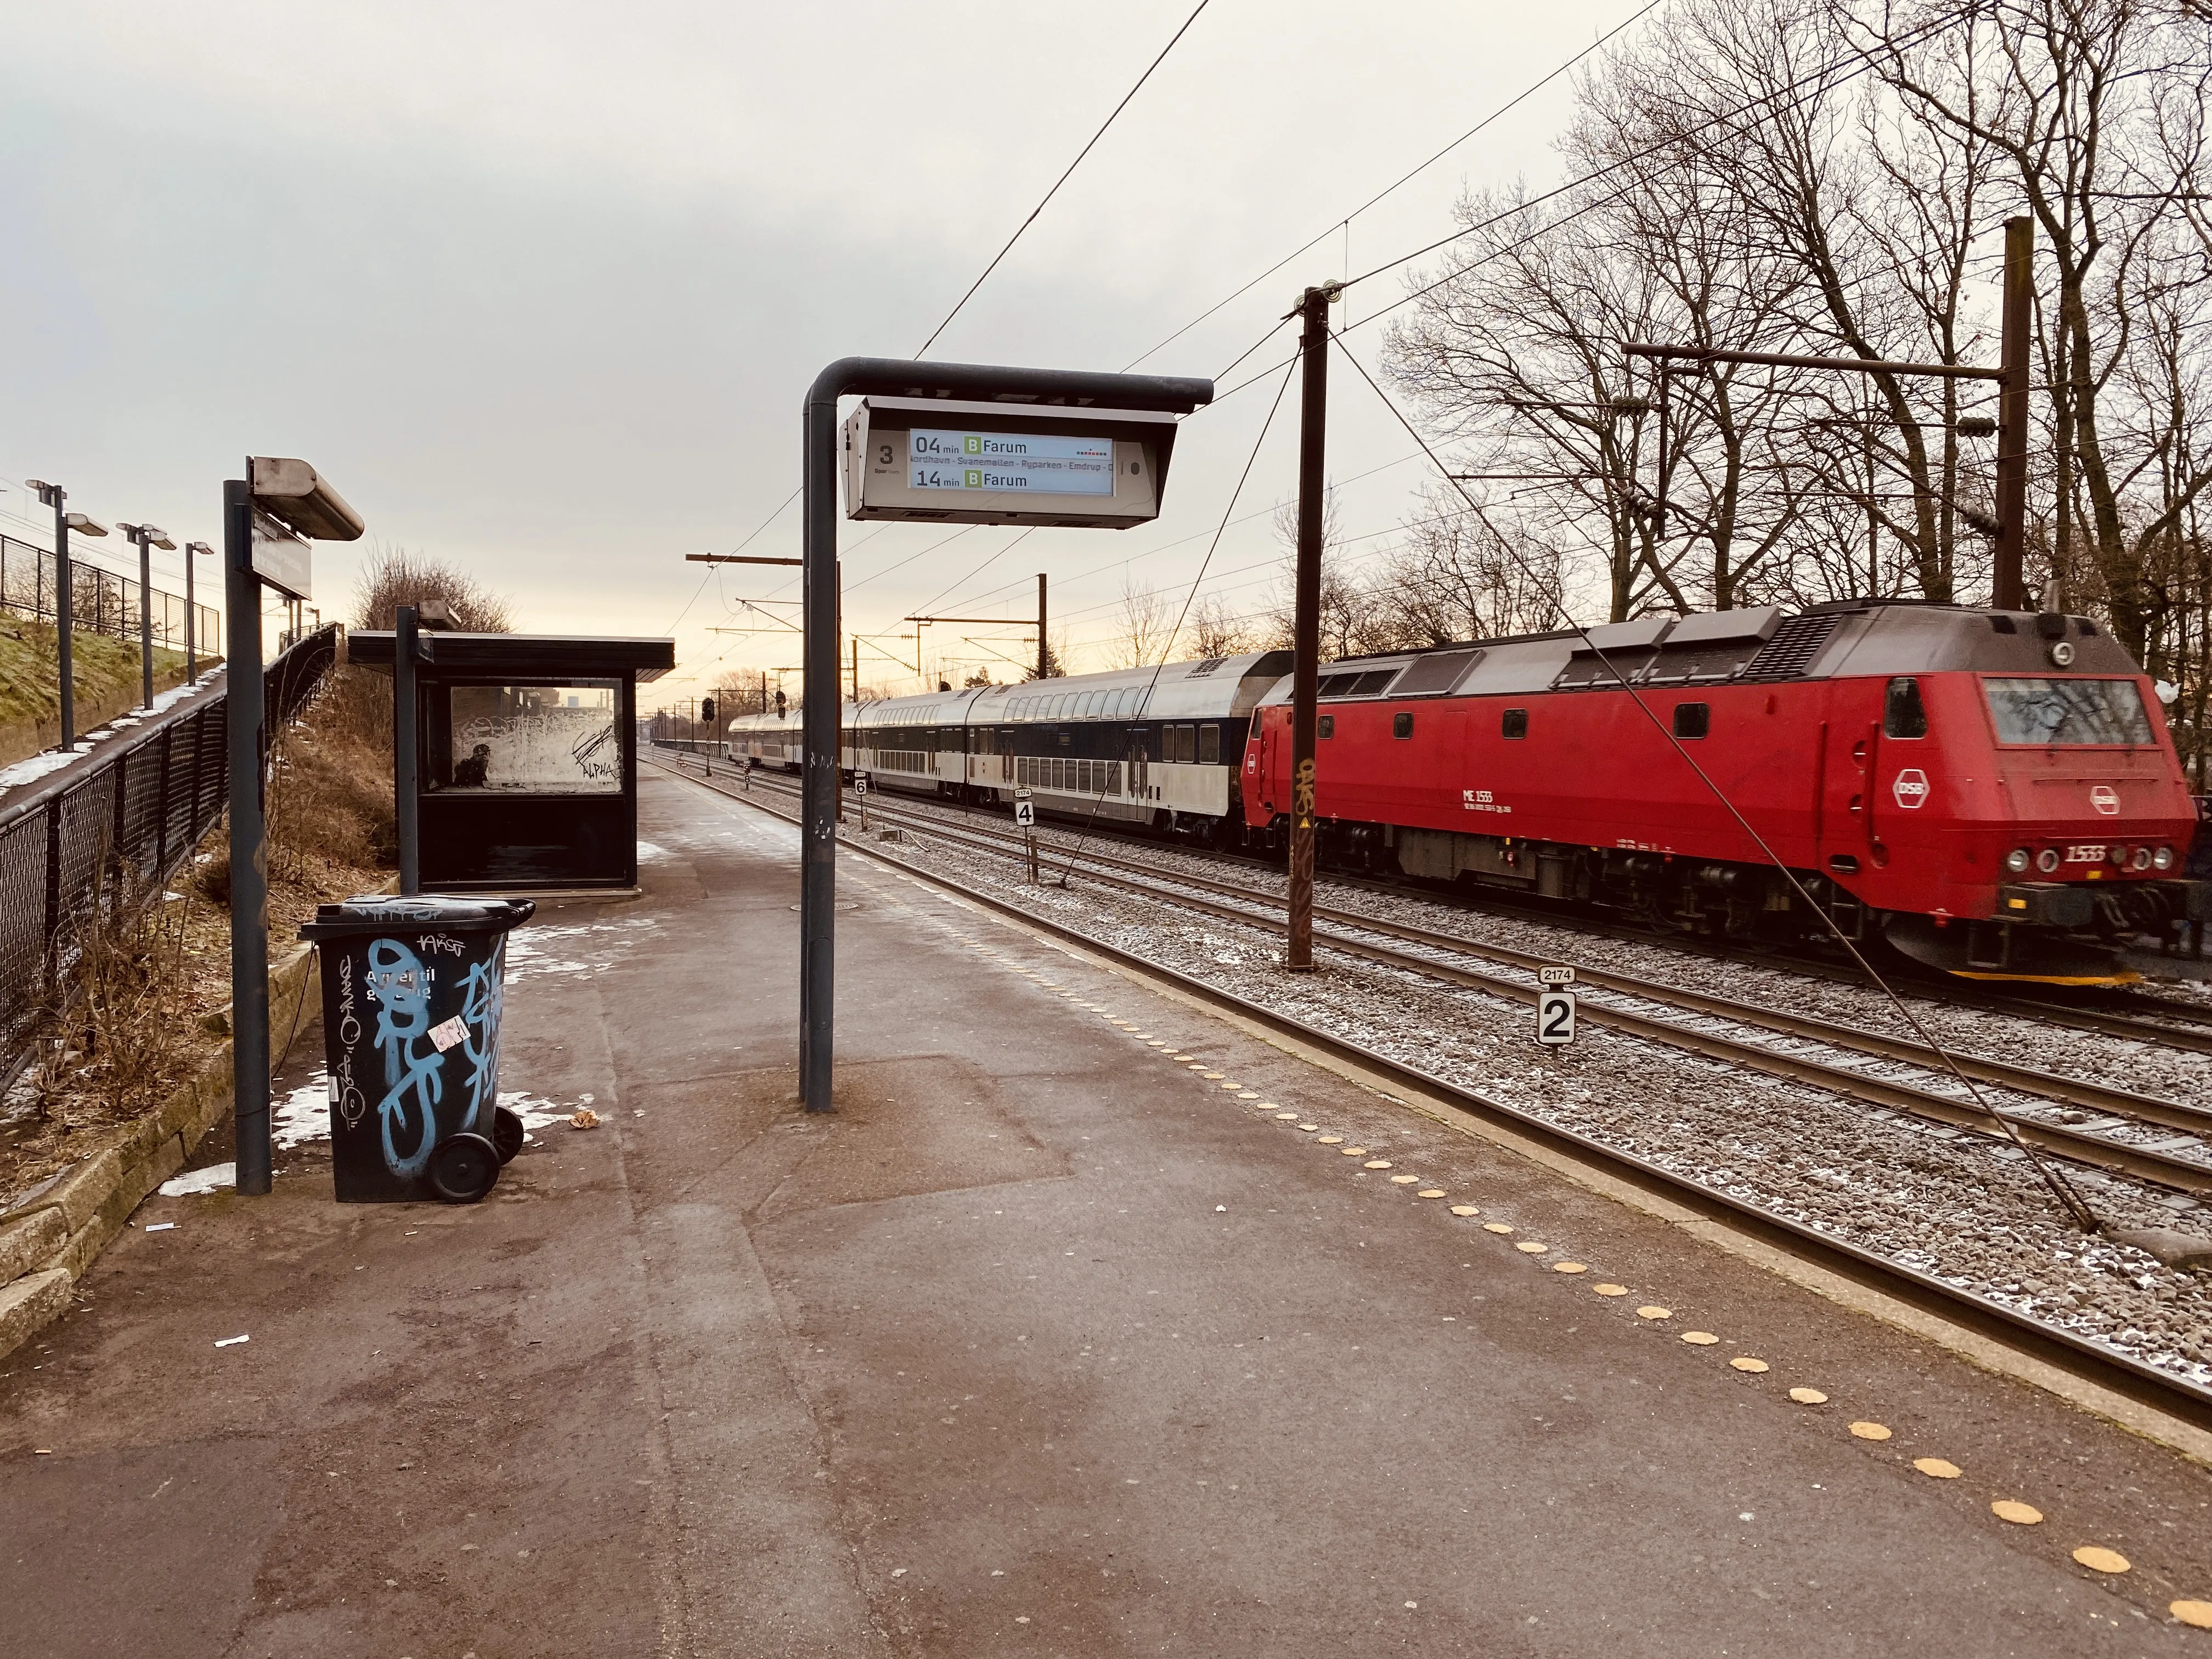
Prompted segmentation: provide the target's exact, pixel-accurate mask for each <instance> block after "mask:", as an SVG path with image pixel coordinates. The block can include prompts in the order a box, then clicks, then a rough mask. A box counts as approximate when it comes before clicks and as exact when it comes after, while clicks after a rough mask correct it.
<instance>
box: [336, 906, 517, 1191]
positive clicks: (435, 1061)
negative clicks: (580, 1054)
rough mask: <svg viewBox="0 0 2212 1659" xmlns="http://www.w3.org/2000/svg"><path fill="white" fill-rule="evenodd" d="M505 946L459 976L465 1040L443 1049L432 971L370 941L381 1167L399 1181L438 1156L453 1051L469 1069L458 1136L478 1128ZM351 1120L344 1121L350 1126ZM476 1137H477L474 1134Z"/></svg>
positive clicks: (384, 942) (393, 946) (489, 1075)
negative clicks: (380, 1063) (435, 1029)
mask: <svg viewBox="0 0 2212 1659" xmlns="http://www.w3.org/2000/svg"><path fill="white" fill-rule="evenodd" d="M505 945H506V942H505V941H504V940H501V943H500V945H498V946H497V947H495V949H494V950H493V951H492V953H491V957H490V959H489V961H487V962H481V963H477V964H476V965H475V966H473V967H471V969H469V970H468V971H467V973H465V975H462V977H461V1012H460V1016H459V1018H460V1020H461V1024H462V1025H463V1026H464V1027H465V1036H463V1037H462V1039H461V1041H460V1042H458V1043H453V1044H450V1045H448V1048H447V1049H446V1050H444V1051H441V1049H440V1048H439V1047H438V1045H437V1042H435V1040H434V1039H433V1037H432V1036H431V1035H430V1028H431V1023H432V1022H431V1019H430V986H431V980H432V970H431V969H428V968H425V967H424V966H423V965H422V958H421V957H418V956H416V954H415V952H414V951H411V950H410V949H408V947H407V946H406V945H404V944H403V943H401V942H400V941H399V940H398V939H374V940H372V941H370V944H369V947H368V975H367V979H368V995H369V998H370V1000H372V1001H374V1003H375V1004H376V1005H377V1016H376V1047H377V1050H378V1052H379V1053H380V1054H382V1056H383V1058H384V1083H385V1091H384V1097H383V1098H382V1099H381V1100H380V1101H378V1102H377V1105H376V1112H377V1120H378V1124H379V1127H380V1129H381V1131H382V1134H383V1139H384V1162H385V1166H386V1168H387V1169H389V1170H391V1171H392V1174H394V1175H396V1176H399V1177H400V1178H402V1179H403V1180H412V1179H414V1178H415V1177H416V1176H420V1175H421V1174H422V1170H423V1169H424V1167H425V1166H426V1165H428V1163H429V1161H430V1154H431V1152H434V1151H435V1150H436V1147H437V1145H438V1140H439V1134H438V1103H439V1102H440V1101H441V1099H442V1098H443V1097H444V1095H445V1085H446V1075H445V1074H446V1060H447V1054H449V1053H451V1052H452V1051H453V1050H454V1049H458V1050H459V1053H460V1054H461V1056H462V1058H463V1060H465V1063H466V1064H467V1066H468V1077H467V1080H466V1082H465V1085H463V1088H464V1091H465V1095H466V1102H465V1107H466V1109H465V1110H464V1111H463V1112H462V1113H461V1114H460V1115H459V1121H458V1122H456V1123H455V1124H454V1126H453V1127H454V1130H455V1132H456V1133H459V1132H461V1131H466V1130H476V1129H477V1122H478V1120H479V1119H480V1117H482V1116H483V1114H484V1112H485V1111H486V1109H487V1105H488V1100H489V1095H490V1092H491V1091H492V1090H493V1088H494V1087H495V1083H496V1079H497V1077H498V1054H497V1048H496V1047H495V1044H496V1041H497V1038H496V1033H497V1031H498V1029H499V1006H500V978H501V971H500V970H501V961H502V959H503V958H504V957H505V956H506V954H507V951H506V948H505ZM349 1121H350V1120H349ZM477 1133H482V1131H481V1130H477Z"/></svg>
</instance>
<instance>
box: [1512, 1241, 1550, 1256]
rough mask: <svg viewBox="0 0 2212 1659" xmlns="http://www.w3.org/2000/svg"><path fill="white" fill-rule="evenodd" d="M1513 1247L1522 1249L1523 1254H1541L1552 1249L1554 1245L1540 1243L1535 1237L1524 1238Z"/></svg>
mask: <svg viewBox="0 0 2212 1659" xmlns="http://www.w3.org/2000/svg"><path fill="white" fill-rule="evenodd" d="M1513 1248H1514V1249H1516V1250H1518V1251H1520V1252H1521V1253H1522V1255H1543V1254H1544V1252H1545V1251H1547V1250H1548V1249H1551V1248H1552V1247H1551V1246H1550V1245H1548V1244H1539V1243H1537V1242H1536V1241H1535V1240H1534V1239H1533V1238H1524V1239H1522V1241H1521V1242H1520V1243H1518V1244H1516V1245H1515V1246H1514V1247H1513Z"/></svg>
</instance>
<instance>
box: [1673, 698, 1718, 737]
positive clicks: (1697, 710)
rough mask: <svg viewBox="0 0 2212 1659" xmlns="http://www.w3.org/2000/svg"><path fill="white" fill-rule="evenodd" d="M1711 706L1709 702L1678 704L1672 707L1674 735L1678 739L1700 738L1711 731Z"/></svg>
mask: <svg viewBox="0 0 2212 1659" xmlns="http://www.w3.org/2000/svg"><path fill="white" fill-rule="evenodd" d="M1712 725H1713V706H1712V704H1711V703H1709V702H1678V703H1676V704H1675V705H1674V735H1675V736H1676V737H1678V738H1702V737H1704V736H1705V733H1706V732H1710V731H1711V730H1712Z"/></svg>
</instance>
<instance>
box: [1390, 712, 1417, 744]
mask: <svg viewBox="0 0 2212 1659" xmlns="http://www.w3.org/2000/svg"><path fill="white" fill-rule="evenodd" d="M1390 735H1391V736H1392V737H1394V738H1410V737H1412V736H1413V716H1412V715H1411V714H1393V715H1391V716H1390Z"/></svg>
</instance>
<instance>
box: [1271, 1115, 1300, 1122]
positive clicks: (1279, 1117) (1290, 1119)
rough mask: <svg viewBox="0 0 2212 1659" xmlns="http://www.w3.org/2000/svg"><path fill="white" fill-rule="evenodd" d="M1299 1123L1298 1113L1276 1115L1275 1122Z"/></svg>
mask: <svg viewBox="0 0 2212 1659" xmlns="http://www.w3.org/2000/svg"><path fill="white" fill-rule="evenodd" d="M1275 1121H1276V1122H1278V1123H1296V1122H1297V1121H1298V1115H1297V1113H1296V1112H1278V1113H1276V1114H1275Z"/></svg>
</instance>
